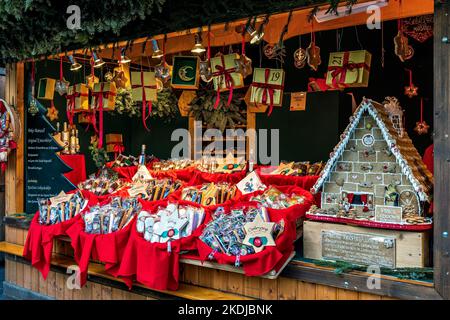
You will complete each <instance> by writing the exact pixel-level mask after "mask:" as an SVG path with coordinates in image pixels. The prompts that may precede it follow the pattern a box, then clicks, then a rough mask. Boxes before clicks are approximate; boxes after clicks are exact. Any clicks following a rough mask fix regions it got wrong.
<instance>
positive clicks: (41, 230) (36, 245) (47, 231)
mask: <svg viewBox="0 0 450 320" xmlns="http://www.w3.org/2000/svg"><path fill="white" fill-rule="evenodd" d="M80 219H81V216H80V215H77V216H75V217H74V218H72V219H70V220H68V221H64V222H61V223H58V224H54V225H49V226H44V225H41V224H39V221H38V220H39V211H38V212H36V214H35V215H34V218H33V220H32V221H31V224H30V228H29V229H28V235H27V240H26V241H25V246H24V248H23V254H22V255H23V257H24V258H26V259H28V260H30V261H31V265H32V266H33V267H35V268H36V269H38V270H39V271H40V272H41V274H42V277H43V278H44V279H46V278H47V275H48V272H49V270H50V264H51V258H52V251H53V239H54V238H55V237H58V236H63V235H65V234H66V230H67V229H68V228H69V227H70V226H72V225H73V224H74V223H76V222H77V221H79V220H80Z"/></svg>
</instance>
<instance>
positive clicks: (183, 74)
mask: <svg viewBox="0 0 450 320" xmlns="http://www.w3.org/2000/svg"><path fill="white" fill-rule="evenodd" d="M188 70H192V71H193V70H194V68H192V67H191V66H183V67H181V68H180V69H179V70H178V77H180V79H181V80H182V81H185V82H189V81H192V80H193V79H194V78H195V77H188V75H187V74H188Z"/></svg>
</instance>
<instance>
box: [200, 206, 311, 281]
mask: <svg viewBox="0 0 450 320" xmlns="http://www.w3.org/2000/svg"><path fill="white" fill-rule="evenodd" d="M257 205H258V203H257V202H239V203H236V204H234V205H231V206H228V207H226V212H227V213H229V212H230V209H231V208H233V207H239V208H242V207H248V206H253V207H256V206H257ZM309 205H310V204H309V203H308V204H307V203H305V204H303V205H302V206H303V207H304V208H303V209H302V210H301V211H305V212H306V210H307V208H309ZM268 213H269V216H270V220H271V221H272V222H279V221H281V220H282V219H284V221H285V227H284V231H283V233H282V234H281V235H280V236H279V237H278V238H277V239H276V240H275V243H276V246H273V247H265V248H264V250H263V251H261V252H258V253H255V254H250V255H246V256H241V257H239V261H240V264H241V265H242V267H243V269H244V272H245V275H247V276H261V275H264V274H266V273H268V272H270V271H272V270H276V271H278V270H279V269H280V268H281V267H282V266H283V264H284V263H285V262H286V260H287V259H288V258H289V256H290V254H291V253H292V252H293V250H294V241H295V238H296V224H295V220H292V219H291V217H293V216H294V215H286V214H285V213H284V212H282V210H272V209H268ZM197 249H198V254H199V258H200V260H202V261H207V260H209V257H210V255H212V256H213V259H214V260H215V261H217V262H218V263H220V264H230V265H234V264H235V263H236V257H235V256H230V255H227V254H223V253H218V252H214V250H213V249H212V248H211V247H209V246H208V245H207V244H205V243H204V242H203V241H201V240H200V239H197Z"/></svg>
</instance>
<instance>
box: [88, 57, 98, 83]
mask: <svg viewBox="0 0 450 320" xmlns="http://www.w3.org/2000/svg"><path fill="white" fill-rule="evenodd" d="M99 81H100V80H99V79H98V77H96V76H95V73H94V59H93V58H91V74H90V75H89V76H87V77H86V85H87V86H88V88H89V89H90V90H91V91H94V83H99Z"/></svg>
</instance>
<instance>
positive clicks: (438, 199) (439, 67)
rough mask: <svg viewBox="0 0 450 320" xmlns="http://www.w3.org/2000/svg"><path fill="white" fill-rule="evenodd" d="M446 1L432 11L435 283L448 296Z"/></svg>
mask: <svg viewBox="0 0 450 320" xmlns="http://www.w3.org/2000/svg"><path fill="white" fill-rule="evenodd" d="M449 18H450V17H449V5H448V4H439V3H437V4H436V7H435V13H434V177H435V181H434V184H435V186H434V199H435V200H434V283H435V287H436V290H437V292H438V293H439V294H440V295H441V296H442V297H443V298H444V299H449V298H450V276H449V272H450V270H449V269H450V253H449V252H450V234H449V233H450V205H449V204H450V201H449V197H450V184H449V181H450V137H449V135H450V128H449V123H450V97H449V92H450V76H449V74H450V40H449V39H450V24H449V21H450V19H449Z"/></svg>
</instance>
